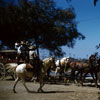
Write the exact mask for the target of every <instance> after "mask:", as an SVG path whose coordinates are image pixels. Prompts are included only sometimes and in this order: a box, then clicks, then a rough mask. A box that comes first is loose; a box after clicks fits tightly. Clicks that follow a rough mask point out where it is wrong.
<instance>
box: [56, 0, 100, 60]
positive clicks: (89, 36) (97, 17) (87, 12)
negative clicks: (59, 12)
mask: <svg viewBox="0 0 100 100" xmlns="http://www.w3.org/2000/svg"><path fill="white" fill-rule="evenodd" d="M55 1H56V6H57V7H60V8H67V7H69V6H70V5H72V6H73V7H74V9H75V13H76V21H78V22H79V23H78V25H77V29H78V31H79V32H80V33H82V34H83V35H84V36H85V37H86V39H85V40H77V41H76V44H75V46H74V49H69V48H67V47H64V48H63V50H64V51H65V52H66V55H67V56H71V57H76V58H87V57H89V56H90V55H91V54H93V53H95V52H99V55H100V49H98V50H96V45H98V44H99V43H100V0H99V2H97V5H96V7H95V6H94V5H93V0H72V2H70V3H67V2H66V0H55ZM66 55H65V56H66Z"/></svg>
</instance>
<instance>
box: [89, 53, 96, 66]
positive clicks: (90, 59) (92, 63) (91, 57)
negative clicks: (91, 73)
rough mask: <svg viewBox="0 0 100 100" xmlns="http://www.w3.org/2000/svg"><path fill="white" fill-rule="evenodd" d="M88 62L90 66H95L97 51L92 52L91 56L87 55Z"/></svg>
mask: <svg viewBox="0 0 100 100" xmlns="http://www.w3.org/2000/svg"><path fill="white" fill-rule="evenodd" d="M88 62H89V64H90V65H91V66H97V53H96V54H94V55H91V56H90V57H89V60H88Z"/></svg>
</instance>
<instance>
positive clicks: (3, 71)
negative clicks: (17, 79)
mask: <svg viewBox="0 0 100 100" xmlns="http://www.w3.org/2000/svg"><path fill="white" fill-rule="evenodd" d="M9 64H13V65H14V66H16V65H17V51H16V50H0V79H4V78H5V76H7V75H10V76H12V77H13V78H14V72H13V70H12V69H9Z"/></svg>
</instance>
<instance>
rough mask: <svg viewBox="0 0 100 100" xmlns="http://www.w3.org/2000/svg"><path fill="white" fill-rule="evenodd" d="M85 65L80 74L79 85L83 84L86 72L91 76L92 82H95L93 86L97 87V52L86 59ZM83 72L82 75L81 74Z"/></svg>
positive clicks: (98, 68) (98, 69)
mask: <svg viewBox="0 0 100 100" xmlns="http://www.w3.org/2000/svg"><path fill="white" fill-rule="evenodd" d="M87 65H88V66H87V67H83V69H82V71H81V74H82V77H83V78H81V85H83V81H84V80H85V78H86V76H87V74H88V73H90V75H91V76H92V78H93V80H94V82H95V87H98V84H97V80H98V76H97V73H98V72H99V71H100V67H99V66H100V59H97V53H95V54H94V55H91V56H90V57H89V59H88V63H87ZM83 74H84V75H83Z"/></svg>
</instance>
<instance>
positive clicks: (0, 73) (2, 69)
mask: <svg viewBox="0 0 100 100" xmlns="http://www.w3.org/2000/svg"><path fill="white" fill-rule="evenodd" d="M5 74H6V72H5V66H4V64H3V63H0V80H3V79H4V77H5Z"/></svg>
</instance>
